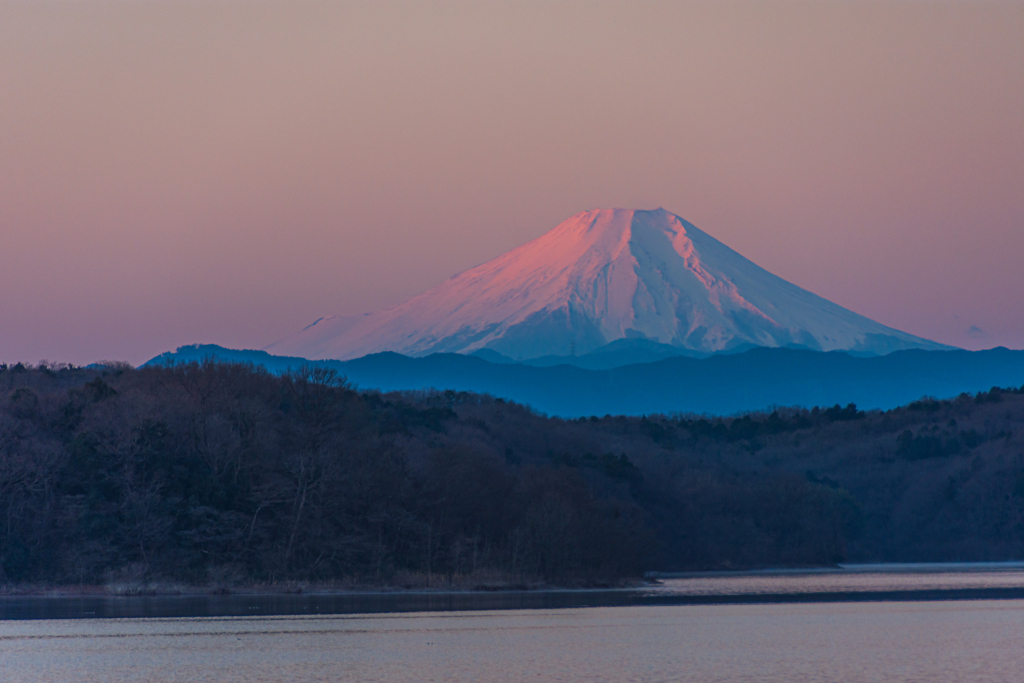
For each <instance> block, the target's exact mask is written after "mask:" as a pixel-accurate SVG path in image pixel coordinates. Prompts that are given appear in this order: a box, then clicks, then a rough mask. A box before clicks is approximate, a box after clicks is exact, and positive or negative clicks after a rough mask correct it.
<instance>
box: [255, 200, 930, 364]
mask: <svg viewBox="0 0 1024 683" xmlns="http://www.w3.org/2000/svg"><path fill="white" fill-rule="evenodd" d="M629 338H640V339H646V340H650V341H655V342H658V343H661V344H669V345H672V346H675V347H678V348H680V349H686V350H689V351H698V352H703V353H711V352H715V351H722V350H728V349H731V348H734V347H737V346H741V345H749V344H754V345H758V346H787V345H797V346H803V347H807V348H811V349H818V350H826V351H828V350H837V349H838V350H849V351H859V352H864V353H887V352H889V351H892V350H896V349H900V348H947V347H943V346H941V345H939V344H935V343H934V342H930V341H928V340H925V339H920V338H918V337H914V336H912V335H909V334H906V333H904V332H900V331H899V330H895V329H892V328H889V327H886V326H884V325H881V324H880V323H876V322H874V321H873V320H870V319H868V318H865V317H863V316H860V315H857V314H856V313H853V312H852V311H849V310H847V309H844V308H842V307H840V306H838V305H836V304H833V303H831V302H829V301H827V300H825V299H822V298H821V297H818V296H816V295H814V294H812V293H810V292H808V291H806V290H803V289H801V288H799V287H797V286H796V285H793V284H791V283H789V282H786V281H785V280H783V279H781V278H779V277H776V276H775V275H772V274H771V273H769V272H768V271H766V270H764V269H763V268H761V267H759V266H757V265H756V264H754V263H753V262H751V261H749V260H747V259H746V258H744V257H743V256H741V255H740V254H738V253H736V252H735V251H733V250H732V249H730V248H729V247H727V246H726V245H724V244H722V243H721V242H719V241H718V240H716V239H714V238H713V237H711V236H710V235H708V234H707V233H705V232H703V231H701V230H699V229H698V228H696V227H695V226H694V225H692V224H691V223H689V222H687V221H685V220H683V219H682V218H680V217H679V216H677V215H675V214H673V213H671V212H669V211H666V210H665V209H661V208H658V209H654V210H650V211H642V210H634V209H621V208H614V209H594V210H590V211H584V212H581V213H578V214H576V215H575V216H572V217H571V218H569V219H567V220H565V221H563V222H562V223H561V224H559V225H558V226H556V227H555V228H554V229H553V230H551V231H549V232H547V233H545V234H544V235H541V236H540V237H538V238H536V239H534V240H532V241H530V242H527V243H526V244H524V245H522V246H520V247H517V248H516V249H513V250H512V251H509V252H507V253H505V254H503V255H501V256H499V257H497V258H495V259H493V260H491V261H488V262H487V263H484V264H482V265H480V266H477V267H476V268H472V269H470V270H467V271H465V272H462V273H459V274H457V275H455V276H453V277H451V278H450V279H448V280H447V281H445V282H444V283H442V284H441V285H439V286H437V287H435V288H434V289H431V290H430V291H428V292H425V293H423V294H421V295H419V296H417V297H414V298H412V299H410V300H409V301H406V302H405V303H402V304H398V305H397V306H392V307H391V308H388V309H386V310H383V311H379V312H377V313H372V314H368V315H364V316H349V317H338V316H334V317H329V318H323V319H321V320H318V321H317V322H316V323H314V324H312V325H310V326H309V327H307V328H306V329H304V330H303V331H301V332H299V333H298V334H296V335H294V336H292V337H289V338H287V339H284V340H282V341H280V342H278V343H276V344H272V345H271V346H269V347H267V350H268V351H270V352H272V353H275V354H284V355H294V356H303V357H306V358H312V359H321V358H334V359H347V358H355V357H358V356H362V355H366V354H368V353H374V352H378V351H397V352H399V353H404V354H407V355H414V356H415V355H425V354H428V353H436V352H459V353H471V352H474V351H478V350H480V349H491V350H494V351H497V352H498V353H502V354H504V355H506V356H509V357H511V358H516V359H527V358H535V357H539V356H545V355H569V354H574V353H587V352H589V351H592V350H594V349H597V348H599V347H601V346H604V345H605V344H607V343H609V342H612V341H615V340H618V339H629Z"/></svg>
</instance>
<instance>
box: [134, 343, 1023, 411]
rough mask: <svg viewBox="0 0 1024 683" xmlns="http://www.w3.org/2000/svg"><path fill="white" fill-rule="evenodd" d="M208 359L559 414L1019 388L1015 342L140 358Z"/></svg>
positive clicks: (196, 353) (221, 352)
mask: <svg viewBox="0 0 1024 683" xmlns="http://www.w3.org/2000/svg"><path fill="white" fill-rule="evenodd" d="M205 358H213V359H217V360H222V361H233V362H246V363H253V364H255V365H261V366H263V367H266V368H267V369H268V370H269V371H271V372H276V373H281V372H287V371H289V370H298V369H299V368H301V367H302V366H304V365H316V366H320V367H326V368H329V369H333V370H336V371H337V372H338V373H339V374H341V375H344V376H346V377H347V378H348V379H349V380H350V381H351V382H353V383H355V384H356V385H357V386H358V387H359V388H361V389H379V390H381V391H395V390H420V389H430V388H434V389H453V390H456V391H473V392H478V393H487V394H491V395H492V396H497V397H501V398H505V399H510V400H513V401H516V402H518V403H525V404H527V405H530V406H532V407H533V408H535V409H537V410H539V411H541V412H544V413H547V414H550V415H559V416H562V417H580V416H589V415H606V414H611V415H640V414H651V413H674V412H680V413H700V414H703V413H708V414H713V415H731V414H734V413H737V412H740V411H747V410H762V409H764V408H767V407H769V406H772V405H781V406H796V405H800V406H805V407H812V406H830V405H834V404H836V403H840V404H843V405H846V404H847V403H856V404H857V405H858V406H859V407H860V408H862V409H873V408H880V409H889V408H895V407H897V406H900V405H905V404H907V403H910V402H911V401H915V400H917V399H919V398H921V397H922V396H933V397H936V398H951V397H954V396H957V395H958V394H960V393H962V392H969V393H974V392H979V391H984V390H987V389H989V388H991V387H993V386H1000V387H1019V386H1021V385H1024V351H1010V350H1008V349H1004V348H997V349H990V350H988V351H963V350H956V351H925V350H920V349H912V350H906V351H896V352H894V353H891V354H888V355H885V356H869V357H863V356H852V355H850V354H848V353H844V352H840V351H833V352H829V353H822V352H817V351H807V350H801V349H776V348H762V347H758V348H754V349H750V350H748V351H745V352H742V353H735V354H715V355H713V356H710V357H707V358H688V357H684V356H677V357H673V358H666V359H663V360H659V361H656V362H652V363H640V364H635V365H625V366H621V367H616V368H611V369H601V370H587V369H584V368H579V367H573V366H570V365H557V366H551V367H534V366H531V365H526V364H522V363H508V362H503V363H496V362H488V361H487V360H484V359H483V358H480V357H475V356H470V355H463V354H456V353H438V354H432V355H429V356H425V357H421V358H411V357H408V356H403V355H400V354H397V353H391V352H386V353H375V354H371V355H368V356H364V357H363V358H358V359H355V360H349V361H336V360H325V361H313V362H310V361H308V360H306V359H304V358H295V357H282V356H272V355H270V354H268V353H267V352H265V351H234V350H230V349H224V348H221V347H219V346H213V345H198V344H197V345H193V346H183V347H181V348H179V349H178V350H177V351H175V352H173V353H165V354H163V355H161V356H157V357H156V358H154V359H153V360H151V361H149V363H147V365H150V364H153V365H162V364H166V363H173V362H190V361H198V360H203V359H205Z"/></svg>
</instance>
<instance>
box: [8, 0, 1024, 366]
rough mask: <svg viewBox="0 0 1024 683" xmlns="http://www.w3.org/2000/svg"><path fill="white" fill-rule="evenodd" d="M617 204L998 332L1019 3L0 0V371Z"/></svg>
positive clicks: (344, 283) (876, 313) (363, 276)
mask: <svg viewBox="0 0 1024 683" xmlns="http://www.w3.org/2000/svg"><path fill="white" fill-rule="evenodd" d="M613 206H620V207H630V208H655V207H659V206H661V207H664V208H666V209H668V210H669V211H672V212H674V213H677V214H679V215H681V216H683V217H684V218H687V219H688V220H690V221H692V222H694V223H695V224H696V225H697V226H698V227H700V228H701V229H703V230H705V231H706V232H708V233H710V234H712V235H714V236H715V237H717V238H718V239H720V240H722V241H723V242H725V243H726V244H728V245H729V246H731V247H733V248H734V249H736V250H737V251H739V252H740V253H742V254H743V255H745V256H747V257H748V258H750V259H752V260H753V261H755V262H757V263H758V264H760V265H761V266H763V267H765V268H767V269H768V270H771V271H772V272H774V273H776V274H777V275H779V276H781V277H784V278H786V279H787V280H790V281H791V282H794V283H795V284H798V285H800V286H802V287H805V288H807V289H809V290H811V291H813V292H815V293H817V294H820V295H821V296H824V297H826V298H828V299H831V300H832V301H835V302H836V303H838V304H840V305H843V306H846V307H848V308H850V309H852V310H854V311H856V312H858V313H861V314H863V315H866V316H868V317H871V318H874V319H875V320H878V321H879V322H882V323H884V324H886V325H891V326H893V327H897V328H899V329H902V330H905V331H907V332H911V333H913V334H917V335H921V336H924V337H928V338H931V339H934V340H936V341H940V342H945V343H948V344H955V345H959V346H964V347H967V348H988V347H991V346H996V345H1004V346H1009V347H1011V348H1022V347H1024V272H1022V271H1024V3H1021V2H1012V3H1011V2H1006V3H996V2H966V1H964V2H953V3H945V2H886V3H873V2H772V1H770V0H761V1H757V2H746V3H729V2H713V3H712V2H704V3H681V2H667V3H644V2H621V3H597V2H568V1H559V2H549V3H537V2H515V3H512V2H508V3H490V2H477V1H475V0H474V1H472V2H450V3H432V2H430V3H428V2H408V3H387V2H366V3H335V2H330V3H300V2H259V3H256V2H216V1H215V2H210V1H203V2H184V1H165V2H161V1H159V0H139V1H138V2H129V1H125V2H92V1H89V0H74V1H66V2H35V1H33V2H29V1H24V2H7V3H4V4H0V292H2V294H0V362H11V361H16V360H24V361H29V362H37V361H39V360H40V359H44V358H45V359H50V360H55V361H70V362H75V363H86V362H90V361H93V360H98V359H124V360H129V361H132V362H136V363H137V362H141V361H144V360H147V359H148V358H150V357H152V356H154V355H156V354H158V353H160V352H162V351H166V350H169V349H173V348H175V347H177V346H178V345H181V344H186V343H193V342H210V343H218V344H222V345H225V346H230V347H234V348H259V347H262V346H265V345H267V344H269V343H270V342H273V341H275V340H277V339H279V338H281V337H283V336H286V335H288V334H290V333H292V332H295V331H297V330H298V329H300V328H302V327H303V326H305V325H307V324H308V323H310V322H312V321H313V320H315V319H316V318H318V317H320V316H322V315H325V314H332V313H342V314H348V313H359V312H365V311H371V310H376V309H379V308H383V307H385V306H388V305H391V304H394V303H398V302H400V301H402V300H404V299H406V298H408V297H410V296H412V295H414V294H417V293H419V292H421V291H423V290H425V289H427V288H428V287H430V286H432V285H434V284H437V283H438V282H440V281H441V280H443V279H445V278H447V277H448V276H450V275H452V274H454V273H456V272H458V271H461V270H465V269H466V268H470V267H472V266H474V265H477V264H479V263H481V262H483V261H486V260H488V259H490V258H493V257H495V256H497V255H499V254H501V253H503V252H505V251H507V250H509V249H511V248H513V247H515V246H517V245H519V244H522V243H523V242H526V241H527V240H529V239H532V238H534V237H536V236H538V235H540V234H542V233H544V232H546V231H547V230H549V229H551V228H553V227H554V226H555V225H557V224H558V223H559V222H561V221H562V220H564V219H565V218H567V217H568V216H570V215H572V214H574V213H576V212H578V211H581V210H584V209H590V208H595V207H613ZM972 326H973V327H974V328H977V330H978V331H976V332H972V331H970V330H971V328H972Z"/></svg>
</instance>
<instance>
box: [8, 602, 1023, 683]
mask: <svg viewBox="0 0 1024 683" xmlns="http://www.w3.org/2000/svg"><path fill="white" fill-rule="evenodd" d="M1022 646H1024V601H967V602H964V601H960V602H917V603H906V602H870V603H815V604H748V605H674V606H633V607H617V608H606V607H605V608H591V609H565V610H523V611H477V612H447V613H418V614H381V615H334V616H303V617H232V618H181V619H105V620H103V619H76V620H31V621H8V622H0V680H3V681H16V682H25V683H33V682H37V681H39V682H41V681H82V682H83V683H92V682H99V681H155V682H163V681H198V682H206V681H210V682H212V681H217V682H221V681H246V682H247V683H248V682H252V681H265V682H267V683H277V682H284V681H289V682H291V681H298V682H306V681H308V682H313V681H390V682H394V683H404V682H406V681H410V682H411V681H453V682H455V683H462V682H467V683H468V682H471V681H472V682H477V681H494V682H496V683H504V682H506V681H507V682H512V681H524V680H534V681H555V682H559V681H600V682H603V681H609V682H611V681H615V682H620V681H644V682H646V681H701V682H705V681H765V682H768V683H774V682H779V683H782V682H786V683H791V682H799V681H845V682H854V683H856V682H860V681H865V682H866V681H933V682H936V683H947V682H948V683H952V682H954V681H957V682H959V681H975V682H987V681H993V682H994V681H999V682H1001V683H1002V682H1005V681H1015V680H1020V677H1021V672H1022V671H1024V647H1022Z"/></svg>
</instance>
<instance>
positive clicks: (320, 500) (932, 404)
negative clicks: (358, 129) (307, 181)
mask: <svg viewBox="0 0 1024 683" xmlns="http://www.w3.org/2000/svg"><path fill="white" fill-rule="evenodd" d="M1022 422H1024V397H1022V396H1019V395H1018V394H1017V393H1015V392H1004V391H999V390H997V389H994V390H993V391H992V392H985V393H984V394H979V395H978V396H963V397H961V398H960V399H957V400H954V401H931V400H924V401H919V402H917V403H914V404H911V405H910V406H908V407H907V408H904V409H897V410H894V411H889V412H887V413H872V414H865V413H864V412H861V411H858V410H857V409H856V407H855V406H852V405H850V406H846V407H841V406H834V407H832V408H826V409H821V410H819V409H814V410H810V411H807V410H797V409H790V410H778V411H774V412H771V413H770V414H760V413H759V414H751V415H744V416H741V417H736V418H725V419H718V418H714V419H712V418H700V417H692V416H670V417H669V416H650V417H642V418H625V417H609V416H606V417H603V418H599V417H596V416H595V417H591V418H581V419H579V420H568V421H567V420H560V419H556V418H546V417H543V416H541V415H538V414H536V413H534V412H532V411H530V410H529V409H527V408H525V407H523V406H519V405H516V404H512V403H508V402H505V401H502V400H501V399H494V398H491V397H487V396H479V395H475V394H467V393H456V392H450V391H449V392H429V393H420V394H386V395H381V394H378V393H372V392H357V391H355V390H354V389H353V388H352V387H350V386H348V385H347V384H346V383H345V382H344V381H343V379H342V378H339V377H337V376H336V375H335V374H333V373H332V372H331V371H329V370H324V369H308V370H304V371H301V372H298V373H293V374H289V375H285V376H276V375H272V374H269V373H267V372H265V371H263V370H262V369H259V368H255V367H253V366H251V365H244V364H228V363H214V362H203V363H192V364H186V365H179V366H176V367H147V368H143V369H139V370H136V369H132V368H130V367H127V366H124V367H105V368H100V369H94V370H90V369H78V368H71V367H60V366H53V365H46V364H44V365H41V366H39V367H25V366H20V365H19V366H13V367H4V366H0V582H26V581H51V582H58V583H96V582H104V581H111V580H116V579H117V578H118V577H119V576H125V575H127V574H132V575H134V576H140V575H141V576H145V577H150V578H159V579H168V580H178V581H186V582H190V583H200V584H201V583H209V582H231V581H282V580H292V579H296V580H336V579H342V578H344V579H352V580H358V581H364V582H377V583H386V582H389V581H393V580H395V577H396V576H400V575H403V573H419V574H424V575H427V576H439V577H449V578H450V577H457V576H484V575H487V576H500V577H502V578H503V579H504V580H507V581H526V580H536V579H544V580H549V581H560V582H564V581H574V582H586V581H603V580H609V579H613V578H617V577H625V576H636V575H638V574H639V573H641V572H642V571H643V570H646V569H663V570H667V569H690V568H722V567H746V566H759V565H760V566H765V565H810V564H828V563H834V562H837V561H842V560H844V559H851V558H852V559H871V560H878V559H893V560H908V559H946V560H959V559H965V560H966V559H1009V558H1020V557H1022V556H1024V552H1022V550H1024V456H1022V455H1021V446H1020V441H1019V437H1015V436H1014V432H1016V433H1017V434H1018V435H1024V424H1021V423H1022ZM1015 426H1016V428H1015Z"/></svg>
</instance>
